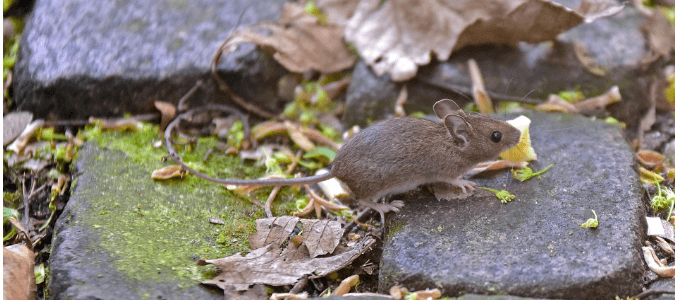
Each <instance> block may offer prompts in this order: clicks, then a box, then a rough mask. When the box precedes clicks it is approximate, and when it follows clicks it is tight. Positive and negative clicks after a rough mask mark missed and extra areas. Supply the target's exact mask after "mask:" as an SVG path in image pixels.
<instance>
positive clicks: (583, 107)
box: [574, 85, 621, 112]
mask: <svg viewBox="0 0 675 300" xmlns="http://www.w3.org/2000/svg"><path fill="white" fill-rule="evenodd" d="M619 101H621V93H619V87H618V86H616V85H615V86H613V87H611V88H609V90H608V91H607V92H605V93H604V94H602V95H600V96H597V97H593V98H588V99H586V100H583V101H579V102H577V103H574V107H576V108H577V109H578V110H579V111H580V112H584V111H593V110H599V109H605V108H606V107H607V105H610V104H612V103H615V102H619Z"/></svg>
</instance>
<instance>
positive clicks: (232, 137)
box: [227, 121, 244, 149]
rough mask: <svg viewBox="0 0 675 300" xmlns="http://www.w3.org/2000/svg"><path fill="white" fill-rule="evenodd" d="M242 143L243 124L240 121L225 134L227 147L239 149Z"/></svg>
mask: <svg viewBox="0 0 675 300" xmlns="http://www.w3.org/2000/svg"><path fill="white" fill-rule="evenodd" d="M243 142H244V124H243V123H242V122H241V121H236V122H234V124H232V127H230V130H229V131H228V132H227V145H228V146H230V147H233V148H235V149H241V145H242V143H243Z"/></svg>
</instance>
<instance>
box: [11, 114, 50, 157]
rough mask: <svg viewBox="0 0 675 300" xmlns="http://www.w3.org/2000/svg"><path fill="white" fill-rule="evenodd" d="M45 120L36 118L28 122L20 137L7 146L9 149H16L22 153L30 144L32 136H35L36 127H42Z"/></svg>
mask: <svg viewBox="0 0 675 300" xmlns="http://www.w3.org/2000/svg"><path fill="white" fill-rule="evenodd" d="M44 123H45V122H44V121H43V120H35V121H33V122H32V123H30V124H28V126H26V128H24V129H23V131H22V132H21V134H19V137H17V138H16V139H15V140H14V142H13V143H12V144H10V145H9V146H7V150H8V151H14V152H15V153H21V150H23V148H24V147H26V145H27V144H28V141H29V140H30V137H31V136H33V132H35V130H36V129H38V128H40V127H42V125H43V124H44Z"/></svg>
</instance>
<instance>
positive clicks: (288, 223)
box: [248, 216, 300, 250]
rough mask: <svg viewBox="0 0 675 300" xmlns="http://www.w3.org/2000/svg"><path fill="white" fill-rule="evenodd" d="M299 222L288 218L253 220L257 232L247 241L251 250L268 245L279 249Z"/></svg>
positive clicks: (294, 218) (297, 219) (293, 218)
mask: <svg viewBox="0 0 675 300" xmlns="http://www.w3.org/2000/svg"><path fill="white" fill-rule="evenodd" d="M299 220H300V218H298V217H289V216H283V217H278V218H266V219H258V220H255V223H256V230H257V232H256V233H255V234H254V235H252V236H250V237H249V239H248V243H249V244H250V245H251V249H254V250H255V249H258V248H261V247H264V246H267V245H269V244H273V245H274V247H280V246H281V243H283V242H284V241H285V240H286V238H287V237H288V236H290V235H291V232H293V229H295V226H296V224H298V221H299Z"/></svg>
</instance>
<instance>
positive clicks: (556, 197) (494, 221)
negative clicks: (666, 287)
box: [379, 113, 646, 299]
mask: <svg viewBox="0 0 675 300" xmlns="http://www.w3.org/2000/svg"><path fill="white" fill-rule="evenodd" d="M526 115H527V116H528V117H530V118H531V119H532V127H531V129H530V131H531V135H532V144H533V146H534V148H535V150H536V152H537V154H538V156H539V160H538V161H536V162H533V163H531V165H530V166H531V167H532V168H533V169H534V170H535V171H536V170H541V169H543V168H545V167H546V166H548V165H549V164H553V167H552V168H551V169H550V170H549V171H548V172H546V173H544V174H543V175H541V178H540V179H539V178H532V179H530V180H528V181H525V182H522V183H521V182H519V181H517V180H515V179H514V178H513V177H512V175H511V174H510V173H509V172H507V171H500V172H495V173H493V174H491V175H490V176H488V177H487V178H479V179H475V178H474V179H472V180H474V181H475V182H476V183H478V186H487V187H490V188H494V189H506V190H508V191H510V192H511V193H512V194H514V195H515V196H516V198H515V200H513V201H512V202H509V203H507V204H502V203H500V201H499V200H497V198H496V197H495V196H494V194H493V193H490V192H487V191H485V190H478V192H477V193H476V195H474V196H472V197H469V198H468V199H465V200H452V201H439V200H436V199H435V198H434V197H422V198H420V199H415V201H408V202H406V206H405V207H404V208H403V209H401V212H400V213H398V214H396V215H395V216H393V217H391V218H389V221H388V228H389V229H388V230H389V232H388V234H387V235H386V236H387V238H386V241H385V245H384V248H383V255H382V261H381V263H380V283H379V284H380V286H379V289H380V291H388V290H389V288H390V287H391V286H392V285H402V286H404V287H407V288H408V289H411V290H420V289H425V288H440V289H441V290H442V291H443V295H446V296H457V295H459V294H460V293H478V294H507V295H515V296H522V297H542V298H562V299H614V297H615V296H616V295H619V296H622V297H625V296H633V295H635V294H638V293H639V292H641V289H642V284H643V280H642V278H643V274H644V272H645V267H644V264H643V261H642V252H641V248H640V247H641V242H642V241H643V240H644V232H645V231H644V230H645V225H644V224H643V223H644V215H645V206H646V203H645V202H643V200H642V197H643V189H642V187H641V185H640V183H639V180H638V178H639V177H638V175H637V173H636V172H635V170H634V169H633V168H634V159H633V152H632V151H631V149H630V147H629V146H628V145H627V143H626V142H625V140H624V139H623V138H622V136H621V133H620V129H619V128H618V127H616V126H614V125H610V124H607V123H604V122H602V121H592V120H590V119H588V118H585V117H582V116H579V115H568V114H545V113H526ZM513 117H515V116H513ZM591 210H595V212H596V213H597V214H598V217H599V226H598V228H596V229H583V228H581V227H580V226H579V224H580V223H583V222H585V221H586V220H587V219H588V218H591V217H593V214H592V212H591Z"/></svg>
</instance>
